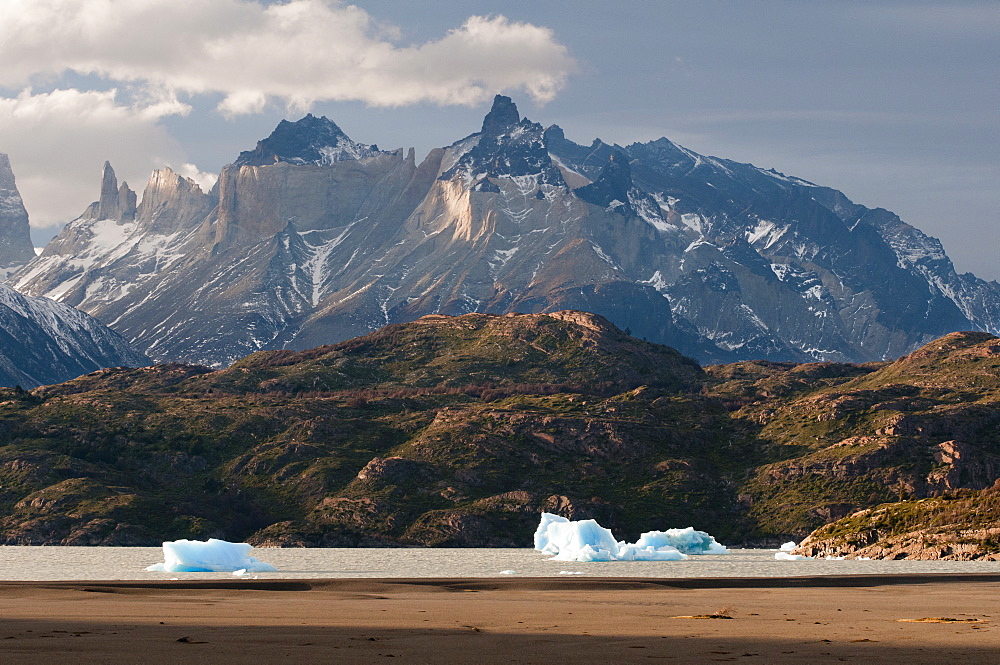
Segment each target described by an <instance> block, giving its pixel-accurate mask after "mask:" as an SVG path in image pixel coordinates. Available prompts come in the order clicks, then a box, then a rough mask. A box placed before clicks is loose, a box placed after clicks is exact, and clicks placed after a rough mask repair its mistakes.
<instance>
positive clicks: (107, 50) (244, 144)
mask: <svg viewBox="0 0 1000 665" xmlns="http://www.w3.org/2000/svg"><path fill="white" fill-rule="evenodd" d="M270 5H271V6H270V9H271V10H274V9H276V8H277V9H279V10H282V11H280V12H273V11H271V12H270V13H268V11H269V10H268V8H267V6H262V5H261V4H255V3H253V2H251V1H250V0H190V1H189V2H188V3H186V7H185V11H184V12H177V11H176V10H175V7H176V5H174V4H173V3H172V2H168V1H167V0H130V1H128V2H123V1H120V2H118V3H111V2H109V0H74V1H73V2H70V0H36V1H35V2H31V3H26V2H23V1H20V0H0V62H4V63H5V64H4V65H3V66H2V67H0V151H2V152H8V153H9V154H10V156H11V160H12V163H13V165H14V168H15V173H16V174H17V176H18V183H19V185H20V186H21V189H22V193H23V194H24V197H25V202H26V205H27V206H28V210H29V213H30V214H31V215H32V222H33V224H34V225H36V226H37V227H38V228H37V231H36V236H37V238H38V239H39V240H41V239H44V238H46V237H48V236H51V234H52V233H53V232H55V231H56V230H57V229H58V228H59V226H60V225H61V224H63V223H65V222H66V221H68V220H69V219H71V218H72V217H73V216H75V215H76V214H78V213H79V212H80V211H82V210H83V208H84V207H85V206H86V204H87V203H89V202H90V201H91V200H93V199H94V198H95V197H96V195H97V187H98V183H99V174H100V168H101V165H102V164H103V162H104V160H105V159H110V160H111V161H112V163H113V164H114V165H115V166H116V169H117V170H118V172H119V174H120V175H121V176H123V177H124V178H125V179H128V180H129V182H130V183H131V184H132V185H133V187H134V188H136V189H140V190H141V188H142V184H143V183H144V181H145V179H146V177H147V176H148V172H149V170H151V169H152V168H155V167H158V166H161V165H163V164H170V165H171V166H172V167H174V168H175V169H178V170H182V171H184V172H185V173H188V174H190V175H193V176H198V177H202V178H203V180H205V181H206V182H210V180H211V174H213V173H217V172H218V170H219V168H221V166H222V165H224V164H225V163H227V162H229V161H231V160H232V159H234V158H235V157H236V155H237V154H238V153H239V151H240V150H244V149H247V148H250V147H252V146H253V145H254V143H255V142H256V140H258V139H259V138H262V137H264V136H266V135H267V134H268V133H269V132H270V130H271V129H272V128H273V126H274V125H275V124H276V123H277V121H278V120H280V119H281V118H283V117H290V118H296V117H299V116H301V115H302V114H303V113H304V112H305V110H307V109H308V110H311V111H312V112H313V113H317V114H325V115H327V116H329V117H330V118H332V119H333V120H334V121H336V122H337V123H338V124H339V125H340V126H341V127H342V128H343V129H344V130H345V131H346V132H347V133H348V134H349V135H350V136H351V137H352V138H354V139H355V140H358V141H363V142H367V143H377V144H378V145H379V146H380V147H383V148H394V147H410V146H413V147H416V149H417V152H418V155H419V154H423V153H426V152H427V151H428V150H430V149H431V148H433V147H437V146H440V145H446V144H448V143H450V142H452V141H454V140H456V139H458V138H460V137H462V136H465V135H467V134H469V133H472V132H474V131H476V130H477V129H478V126H479V124H480V122H481V119H482V116H483V114H484V113H485V111H486V110H487V109H488V105H489V100H490V99H491V98H492V94H493V93H494V92H497V91H503V92H505V93H506V94H510V95H511V96H512V97H513V98H514V99H515V101H516V102H517V103H518V106H519V107H520V109H521V111H522V113H523V114H525V115H527V116H529V117H530V118H532V119H533V120H536V121H538V122H541V123H542V124H545V125H548V124H553V123H555V124H559V125H560V126H562V127H563V128H564V129H565V130H566V134H567V136H568V137H569V138H571V139H573V140H576V141H578V142H580V143H589V142H590V141H591V140H592V139H593V138H595V137H600V138H602V139H604V140H605V141H608V142H619V143H629V142H632V141H643V140H650V139H654V138H658V137H660V136H667V137H668V138H670V139H672V140H674V141H676V142H678V143H681V144H683V145H685V146H687V147H689V148H691V149H694V150H697V151H699V152H702V153H707V154H713V155H717V156H722V157H728V158H732V159H737V160H740V161H748V162H752V163H754V164H757V165H759V166H763V167H767V168H772V167H773V168H776V169H778V170H779V171H782V172H784V173H788V174H794V175H797V176H800V177H803V178H806V179H808V180H812V181H814V182H818V183H820V184H824V185H828V186H832V187H836V188H838V189H841V190H842V191H844V192H845V193H846V194H847V195H848V196H850V197H851V198H852V199H854V200H855V201H857V202H859V203H863V204H865V205H869V206H872V207H875V206H879V207H885V208H888V209H890V210H893V211H895V212H897V213H899V214H900V215H901V216H902V217H903V219H904V220H906V221H908V222H910V223H911V224H913V225H915V226H917V227H918V228H920V229H922V230H923V231H925V232H927V233H930V234H932V235H935V236H937V237H939V238H941V239H942V241H943V242H944V244H945V247H946V249H947V250H948V252H949V254H950V255H951V256H952V258H953V259H954V260H955V262H956V265H957V267H958V268H959V270H962V271H964V270H971V271H973V272H976V273H977V274H979V275H980V276H982V277H986V278H991V279H997V278H1000V266H998V265H997V258H998V254H1000V252H998V250H997V242H996V241H995V240H991V241H989V242H984V241H983V239H984V238H990V239H992V238H994V237H995V234H996V233H997V232H998V230H1000V212H998V211H1000V84H998V81H1000V5H998V4H997V3H996V2H995V1H993V0H990V1H989V2H973V1H969V2H963V1H956V2H917V1H905V2H904V1H899V2H892V1H883V2H855V1H853V0H826V1H824V2H788V1H779V0H744V1H742V2H729V1H726V2H721V1H712V0H702V1H698V2H695V1H690V2H680V1H677V2H674V1H671V0H659V1H651V0H632V1H622V2H616V3H608V2H596V1H592V0H575V1H572V2H571V1H569V0H546V1H539V0H534V1H530V2H529V1H526V0H506V1H505V2H486V1H481V0H466V1H463V0H451V1H448V2H443V1H441V2H439V1H435V0H430V1H427V0H425V1H422V2H405V3H404V2H398V0H362V1H360V2H357V3H355V4H354V5H353V6H352V5H347V4H344V3H338V2H333V1H332V0H331V1H329V2H324V1H323V0H295V1H294V2H292V3H270ZM123 7H125V8H127V9H126V10H123V9H122V8H123ZM70 8H72V9H70ZM74 11H75V12H83V14H79V15H77V16H75V17H74V15H73V12H74ZM501 16H502V17H504V18H503V19H502V18H500V17H501ZM81 17H83V18H81ZM88 17H89V18H88ZM472 17H482V18H478V19H475V18H472ZM504 19H506V20H504ZM81 21H82V24H83V25H82V27H81ZM4 26H6V27H4ZM5 30H6V34H5V32H4V31H5ZM206 44H210V45H211V48H207V47H206V46H205V45H206ZM199 173H200V174H201V175H200V176H199Z"/></svg>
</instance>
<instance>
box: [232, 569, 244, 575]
mask: <svg viewBox="0 0 1000 665" xmlns="http://www.w3.org/2000/svg"><path fill="white" fill-rule="evenodd" d="M246 574H247V569H246V568H240V569H239V570H234V571H233V577H243V576H244V575H246Z"/></svg>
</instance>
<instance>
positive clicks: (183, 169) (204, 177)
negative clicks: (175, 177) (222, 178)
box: [176, 164, 219, 192]
mask: <svg viewBox="0 0 1000 665" xmlns="http://www.w3.org/2000/svg"><path fill="white" fill-rule="evenodd" d="M176 170H177V173H179V174H180V175H182V176H184V177H185V178H190V179H191V180H194V181H195V182H196V183H198V186H199V187H201V191H203V192H207V191H209V190H210V189H212V187H213V186H214V185H215V181H216V180H218V179H219V174H218V173H208V172H206V171H202V170H200V169H199V168H198V167H197V166H195V165H194V164H181V165H180V167H179V168H178V169H176Z"/></svg>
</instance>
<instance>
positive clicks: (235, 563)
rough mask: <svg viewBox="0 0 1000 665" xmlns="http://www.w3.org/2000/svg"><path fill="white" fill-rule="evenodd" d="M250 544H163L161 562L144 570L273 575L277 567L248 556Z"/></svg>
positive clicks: (215, 542) (181, 542)
mask: <svg viewBox="0 0 1000 665" xmlns="http://www.w3.org/2000/svg"><path fill="white" fill-rule="evenodd" d="M252 549H253V545H250V544H248V543H230V542H226V541H225V540H217V539H215V538H209V539H208V540H206V541H202V540H173V541H166V542H164V543H163V563H157V564H153V565H152V566H150V567H149V568H147V569H146V570H148V571H152V572H160V573H228V572H232V573H233V574H234V575H244V574H246V573H248V572H251V573H273V572H276V571H277V568H275V567H274V566H272V565H271V564H269V563H264V562H263V561H259V560H257V559H255V558H253V557H252V556H250V550H252Z"/></svg>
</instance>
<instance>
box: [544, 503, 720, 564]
mask: <svg viewBox="0 0 1000 665" xmlns="http://www.w3.org/2000/svg"><path fill="white" fill-rule="evenodd" d="M535 549H536V550H538V551H540V552H545V553H546V554H552V555H554V556H553V557H552V559H553V560H554V561H581V562H584V561H682V560H684V559H687V558H688V555H689V554H725V553H726V552H728V550H727V549H726V548H725V547H724V546H722V545H720V544H719V543H718V542H716V540H715V538H713V537H712V536H710V535H708V534H707V533H705V532H704V531H695V530H694V529H693V528H692V527H688V528H686V529H668V530H667V531H647V532H646V533H644V534H642V536H640V537H639V540H637V541H636V542H634V543H626V542H624V541H617V540H615V537H614V535H612V533H611V531H610V530H609V529H605V528H604V527H603V526H601V525H600V524H598V523H597V521H596V520H580V521H570V520H568V519H566V518H565V517H560V516H559V515H554V514H552V513H542V517H541V520H540V521H539V523H538V529H537V530H536V531H535Z"/></svg>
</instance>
